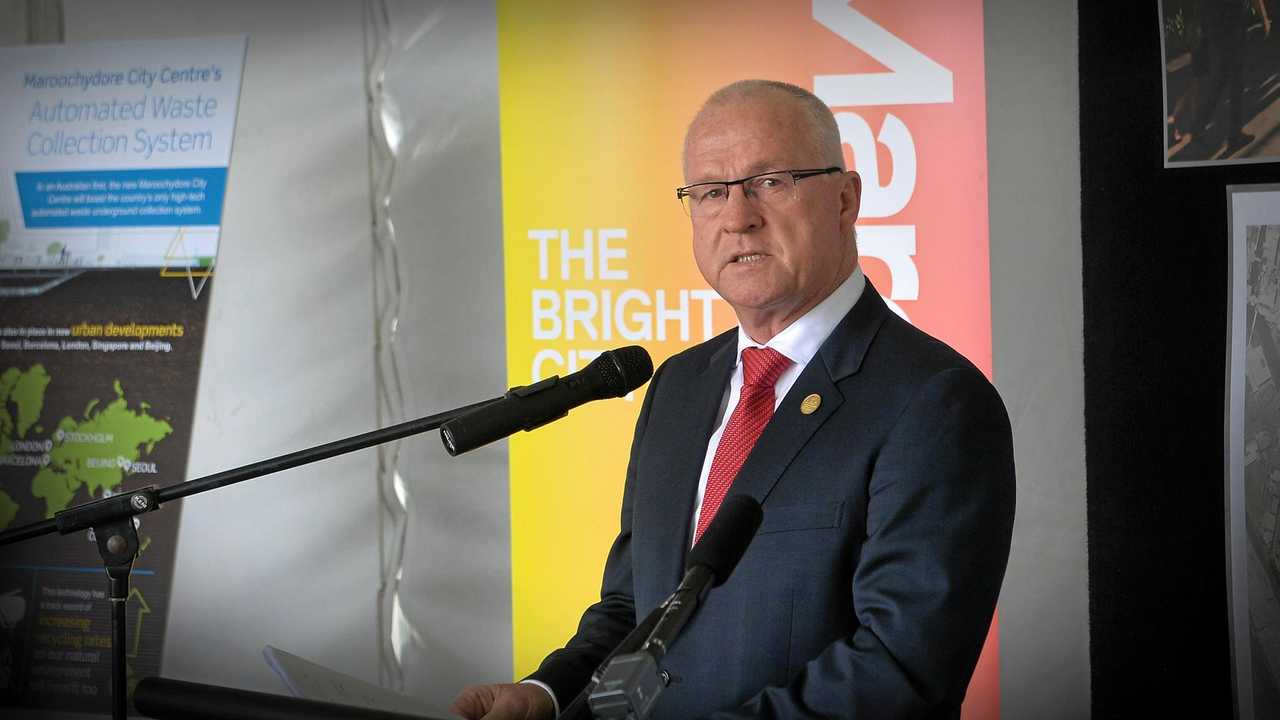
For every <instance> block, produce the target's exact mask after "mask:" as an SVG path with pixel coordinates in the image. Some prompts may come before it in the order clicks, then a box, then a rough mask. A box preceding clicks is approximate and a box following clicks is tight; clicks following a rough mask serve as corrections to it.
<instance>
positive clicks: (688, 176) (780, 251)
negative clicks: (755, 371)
mask: <svg viewBox="0 0 1280 720" xmlns="http://www.w3.org/2000/svg"><path fill="white" fill-rule="evenodd" d="M806 127H807V126H806V125H804V124H803V118H802V116H801V114H800V111H799V110H798V109H796V108H795V107H794V106H793V105H790V104H788V103H787V102H786V101H784V100H781V99H778V98H773V97H770V96H763V97H756V98H752V99H747V100H734V101H730V102H729V103H727V104H725V105H722V106H718V107H715V108H712V109H709V110H708V111H707V112H705V113H704V114H703V115H702V116H701V117H700V118H699V119H698V120H697V121H696V122H695V124H694V126H693V127H692V128H691V129H690V132H689V136H688V140H687V143H686V145H685V182H686V183H688V184H692V183H698V182H708V181H716V180H736V179H738V178H742V177H746V176H748V175H755V174H757V173H762V172H768V171H772V170H794V169H808V168H821V167H825V166H828V165H830V164H832V163H831V162H830V158H824V157H823V156H822V155H821V153H820V152H819V151H818V149H817V148H814V147H812V144H813V143H812V142H811V140H810V138H809V134H808V133H807V132H806V131H805V128H806ZM860 190H861V186H860V181H859V180H858V176H857V174H856V173H852V172H849V173H833V174H831V175H819V176H817V177H811V178H805V179H802V180H800V181H799V183H798V184H797V186H796V188H795V196H794V199H789V200H787V201H786V202H782V203H763V202H760V201H759V200H756V199H751V198H747V197H745V196H744V195H743V193H742V186H740V185H737V186H733V187H732V188H730V190H729V198H728V201H727V203H726V204H725V206H724V207H723V209H721V210H720V212H719V213H718V214H717V215H715V216H713V217H706V218H694V219H693V254H694V259H695V260H696V261H697V264H698V270H699V271H701V272H702V277H703V278H705V279H706V281H707V283H708V284H710V285H711V287H713V288H715V290H716V292H718V293H720V296H721V297H723V298H724V299H725V300H726V301H727V302H728V303H729V305H731V306H732V307H733V309H734V311H735V312H736V313H737V315H738V319H739V321H740V322H741V323H743V326H744V328H745V329H746V330H747V332H748V334H750V335H752V337H753V338H754V339H756V340H757V341H764V340H767V337H766V338H760V337H757V333H756V332H753V330H755V331H758V333H759V334H764V335H766V336H768V337H772V336H773V335H774V334H776V333H777V332H778V331H779V330H781V329H782V328H784V327H786V326H787V325H788V324H790V323H791V322H792V321H793V320H795V319H796V318H798V317H799V316H800V315H802V314H804V313H805V312H807V311H808V310H809V309H810V308H812V307H813V306H814V305H816V304H818V303H819V302H821V300H822V299H823V298H825V297H826V296H827V295H828V294H830V293H831V291H833V290H834V289H835V288H836V287H837V286H838V285H839V284H840V282H841V281H843V280H844V278H846V277H848V275H849V273H850V272H852V271H853V268H854V265H855V264H856V262H857V251H856V249H855V248H854V245H853V240H852V232H853V231H852V228H853V223H854V220H856V219H857V217H858V200H859V193H860Z"/></svg>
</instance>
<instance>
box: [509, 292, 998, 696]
mask: <svg viewBox="0 0 1280 720" xmlns="http://www.w3.org/2000/svg"><path fill="white" fill-rule="evenodd" d="M736 355H737V342H736V331H731V332H728V333H725V334H722V335H720V336H718V337H716V338H713V339H712V340H709V341H707V342H705V343H702V344H700V345H698V346H695V347H693V348H691V349H689V350H687V351H685V352H682V353H680V354H678V355H676V356H674V357H672V358H670V359H669V360H668V361H667V362H665V363H663V365H662V366H661V367H660V368H659V369H658V371H657V372H656V373H655V374H654V377H653V380H652V382H651V383H650V385H649V388H648V392H647V394H646V396H645V401H644V405H643V408H642V410H641V412H640V417H639V420H638V422H637V424H636V431H635V438H634V440H633V442H632V446H631V461H630V466H629V468H628V471H627V481H626V489H625V491H624V494H623V502H622V527H621V532H620V533H619V535H618V538H617V540H616V541H615V542H614V544H613V548H612V550H611V551H610V553H609V557H608V561H607V563H606V566H605V572H604V582H603V587H602V590H601V598H600V601H599V602H598V603H596V604H594V605H592V606H591V607H590V608H588V609H587V611H586V612H585V613H584V614H583V617H582V621H581V623H580V625H579V628H578V632H577V634H576V635H575V636H574V637H573V638H572V639H571V640H570V641H569V642H568V644H567V645H566V646H565V647H564V648H563V649H561V650H557V651H555V652H554V653H552V654H551V655H549V656H548V657H547V659H546V660H545V661H544V662H543V663H542V665H541V667H539V669H538V671H537V672H535V673H534V674H533V675H532V676H531V677H533V678H535V679H537V680H540V681H542V682H544V683H546V684H547V685H549V686H550V687H551V688H552V689H553V690H554V691H555V693H556V697H557V699H558V701H559V702H560V704H561V707H564V706H565V705H566V704H567V703H568V702H569V701H570V700H571V699H572V698H573V697H574V695H575V694H577V692H578V691H579V690H580V689H581V688H582V687H583V686H584V685H585V683H586V681H587V679H588V677H589V676H590V674H591V671H592V670H593V669H594V668H595V667H596V665H597V664H599V663H600V661H601V660H602V659H603V658H604V656H605V655H606V654H607V653H608V652H609V651H610V650H611V649H612V648H613V647H614V646H615V645H617V643H618V642H619V641H620V640H621V639H622V637H623V636H624V635H625V634H626V633H627V632H628V631H629V630H630V629H631V628H632V627H634V626H635V623H636V618H637V616H639V617H643V616H645V615H646V614H648V612H649V611H650V610H651V609H652V608H653V607H655V606H657V605H658V604H659V603H661V602H662V600H663V599H664V598H665V597H666V596H667V595H668V594H669V593H670V592H671V591H672V590H673V589H675V587H676V585H677V584H678V583H679V581H680V578H681V576H682V574H683V570H684V558H685V555H686V552H687V549H688V547H689V525H690V519H691V518H692V516H693V502H694V497H695V494H696V492H697V485H698V478H699V474H700V471H701V467H702V463H703V459H704V456H705V454H706V451H707V441H708V439H709V438H710V436H711V433H712V429H713V428H712V426H713V424H714V421H715V417H716V414H717V412H718V410H719V407H720V404H721V402H722V399H723V396H724V392H725V388H726V387H727V386H728V383H729V376H730V373H731V372H732V370H733V367H734V365H735V361H736ZM809 395H817V396H818V397H819V398H821V404H820V405H819V407H818V409H817V410H816V411H815V412H813V413H812V414H808V415H806V414H803V413H801V412H800V403H801V400H803V399H804V398H805V397H807V396H809ZM730 493H746V494H749V495H751V496H753V497H755V498H756V500H758V501H759V502H760V503H761V506H762V508H763V510H764V521H763V524H762V525H761V527H760V530H759V532H758V533H757V535H756V537H755V539H754V540H753V541H752V543H751V545H750V546H749V547H748V549H747V552H746V554H745V555H744V556H743V558H742V561H741V562H740V563H739V564H738V566H737V568H736V569H735V570H734V572H733V575H732V576H731V577H730V578H729V580H728V581H727V582H726V583H725V584H724V585H722V586H720V587H718V588H716V589H714V590H712V591H711V592H710V593H709V594H708V595H707V598H706V601H705V602H704V604H703V606H702V607H701V609H700V610H699V611H698V613H697V615H696V616H695V617H694V618H693V620H692V621H691V622H690V623H689V624H688V625H687V626H686V627H685V629H684V632H683V634H682V636H681V637H680V638H679V639H678V640H677V641H676V642H675V643H674V645H673V646H672V647H671V650H670V652H668V654H667V655H666V656H665V657H664V658H663V662H662V667H663V668H665V669H667V670H668V671H669V672H670V673H671V675H672V676H673V677H674V682H673V684H672V685H671V686H670V687H668V688H667V689H666V690H665V691H664V692H663V693H662V695H661V697H660V698H659V700H658V703H657V705H656V706H655V709H654V713H653V715H652V717H654V718H672V719H675V720H689V719H690V718H697V717H704V716H709V717H718V718H731V717H732V718H739V717H759V718H797V717H824V718H908V717H929V718H935V717H936V718H958V717H959V716H960V703H961V701H962V700H963V699H964V693H965V689H966V687H967V685H968V681H969V678H970V676H971V675H972V673H973V668H974V665H975V663H976V662H977V659H978V655H979V653H980V651H981V648H982V644H983V640H984V639H985V637H986V634H987V630H988V627H989V625H990V623H991V618H992V613H993V612H994V609H995V605H996V598H997V595H998V594H999V591H1000V584H1001V581H1002V580H1003V578H1004V571H1005V565H1006V562H1007V560H1008V555H1009V540H1010V536H1011V534H1012V528H1013V507H1014V469H1013V446H1012V437H1011V432H1010V427H1009V419H1008V415H1007V413H1006V412H1005V408H1004V405H1003V403H1001V401H1000V398H999V396H998V395H997V394H996V391H995V389H994V388H993V387H992V386H991V384H990V383H989V382H988V381H987V379H986V378H985V377H984V376H983V374H982V373H981V372H980V371H979V370H977V369H976V368H975V367H974V366H973V365H972V364H971V363H969V362H968V361H967V360H965V359H964V358H963V357H962V356H960V355H959V354H958V353H956V352H955V351H954V350H952V349H951V348H949V347H947V346H946V345H945V344H943V343H942V342H940V341H938V340H936V339H934V338H932V337H929V336H928V335H926V334H924V333H923V332H921V331H919V330H917V329H916V328H914V327H913V326H911V325H910V324H909V323H907V322H905V321H904V320H902V319H901V318H899V317H898V316H897V315H895V314H894V313H893V312H892V311H890V310H889V309H888V307H887V306H886V305H885V303H884V301H883V300H882V299H881V298H880V296H879V295H878V294H877V293H876V291H875V289H874V288H873V287H872V286H871V284H870V283H868V284H867V287H866V290H865V291H864V292H863V294H862V297H861V298H860V299H859V300H858V302H857V304H856V305H855V306H854V308H853V309H852V310H851V311H850V312H849V314H848V315H846V316H845V318H844V319H843V320H842V321H841V322H840V324H839V325H838V326H837V327H836V329H835V330H834V331H833V332H832V334H831V336H830V337H828V338H827V340H826V341H825V342H824V343H823V345H822V347H821V348H820V349H819V351H818V353H817V355H815V356H814V358H813V359H812V360H811V361H810V362H809V364H808V365H807V366H806V367H805V369H804V371H803V372H802V373H801V375H800V377H799V378H798V379H797V380H796V382H795V384H794V385H793V386H792V388H791V390H790V391H789V392H788V393H787V396H786V397H785V398H784V399H783V400H782V403H781V404H780V405H779V406H778V409H777V410H776V411H775V413H774V416H773V418H772V420H770V422H769V424H768V426H766V428H765V430H764V432H763V434H762V435H761V437H760V439H759V441H758V442H757V444H756V446H755V448H754V449H753V450H752V452H751V454H750V456H749V457H748V458H747V460H746V462H745V464H744V465H743V466H742V469H741V471H740V472H739V474H738V476H737V479H736V480H735V481H734V484H733V486H732V487H731V489H730Z"/></svg>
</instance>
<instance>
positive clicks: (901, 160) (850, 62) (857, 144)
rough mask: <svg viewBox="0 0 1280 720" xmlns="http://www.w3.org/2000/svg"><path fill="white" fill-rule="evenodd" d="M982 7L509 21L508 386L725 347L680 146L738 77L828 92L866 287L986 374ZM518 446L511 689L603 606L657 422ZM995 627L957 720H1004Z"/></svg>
mask: <svg viewBox="0 0 1280 720" xmlns="http://www.w3.org/2000/svg"><path fill="white" fill-rule="evenodd" d="M982 33H983V23H982V4H981V2H980V1H978V0H963V1H960V2H952V3H938V2H923V1H922V0H910V1H895V2H890V1H889V0H878V1H874V2H858V3H855V4H853V5H850V4H848V3H846V2H843V1H842V0H813V2H812V3H811V4H802V3H778V2H769V1H767V0H752V1H750V2H734V3H727V2H710V3H701V4H697V5H692V6H691V5H687V4H676V3H651V4H644V5H617V4H608V5H602V4H598V3H588V2H571V1H567V0H566V1H561V2H548V3H538V4H536V5H531V4H529V3H522V2H515V1H513V0H501V1H500V2H499V3H498V47H499V94H500V107H501V138H502V178H503V180H502V182H503V187H502V190H503V206H504V215H503V226H504V230H503V232H504V248H505V260H506V265H505V283H506V298H507V299H506V308H507V348H508V351H507V352H508V373H509V381H510V382H511V384H512V385H523V384H527V383H530V382H532V381H536V380H538V379H541V378H543V377H547V376H550V375H554V374H559V375H564V374H566V373H569V372H572V371H574V370H577V369H579V368H581V367H583V366H584V365H586V363H587V362H589V361H590V359H591V358H593V357H595V356H596V355H597V354H598V353H599V352H601V351H602V350H606V349H610V348H613V347H617V346H620V345H628V344H640V345H643V346H645V347H646V348H647V349H648V350H649V352H650V353H651V354H652V355H653V357H654V360H655V364H656V363H658V362H661V361H662V360H663V359H664V358H666V357H669V356H670V355H672V354H674V353H676V352H678V351H680V350H682V349H684V348H686V347H688V346H690V345H691V344H694V343H698V342H702V341H703V340H706V339H709V338H711V337H713V336H714V335H716V334H718V333H719V332H721V331H724V330H726V329H728V328H731V327H733V326H734V325H735V324H736V321H735V320H734V318H733V313H732V311H731V309H730V308H729V307H728V305H727V304H726V303H725V302H724V301H722V300H721V299H719V298H718V297H717V296H716V294H715V293H714V292H713V291H712V290H710V289H709V288H708V287H707V286H706V284H705V283H704V282H703V280H702V278H701V276H700V275H699V274H698V271H697V269H696V267H695V265H694V260H693V255H692V250H691V240H690V237H691V233H690V226H689V220H688V218H687V217H685V215H684V213H683V212H682V211H681V209H680V206H679V203H678V202H677V200H676V198H675V193H674V189H675V188H676V187H677V186H679V185H681V184H683V177H682V172H681V157H680V153H681V147H682V143H683V137H684V131H685V127H686V124H687V123H688V121H689V120H690V119H691V118H692V117H693V115H694V113H695V112H696V111H697V109H698V108H699V107H700V105H701V103H702V101H703V100H705V98H706V97H707V96H708V95H709V94H710V93H711V92H712V91H714V90H715V89H717V88H719V87H721V86H723V85H725V84H728V83H730V82H733V81H735V80H739V79H743V78H754V77H758V78H770V79H777V80H783V81H787V82H791V83H794V84H796V85H799V86H802V87H806V88H809V89H811V90H813V91H814V92H815V93H816V94H817V95H818V96H819V97H821V98H822V99H823V100H824V101H825V102H826V103H827V104H828V105H829V106H831V108H832V110H833V111H835V114H836V120H837V123H838V125H839V128H840V132H841V137H842V138H843V140H844V142H845V144H846V147H845V151H846V159H847V160H848V162H849V163H850V165H849V166H850V167H851V168H854V169H856V170H857V171H858V172H859V173H860V174H861V176H862V179H863V197H862V213H861V218H860V220H859V222H858V249H859V253H860V255H861V263H862V267H863V268H864V269H865V271H866V272H867V275H868V276H869V277H870V278H871V280H872V282H873V283H875V285H876V287H877V288H878V289H879V291H880V292H881V293H882V294H883V295H885V297H886V298H887V299H889V300H890V301H891V304H892V306H893V307H894V309H895V310H896V311H897V312H899V313H900V314H902V315H904V316H905V317H907V318H908V319H909V320H910V321H911V322H913V323H914V324H915V325H917V326H918V327H920V328H922V329H923V330H925V331H927V332H929V333H931V334H933V335H936V336H938V337H940V338H942V339H944V340H946V341H947V342H948V343H950V344H951V345H952V346H953V347H955V348H956V349H957V350H959V351H960V352H961V353H963V354H964V355H966V356H967V357H968V358H969V359H970V360H971V361H973V362H974V363H975V364H976V365H977V366H978V367H980V368H982V369H983V370H984V371H985V372H986V373H987V374H988V375H990V372H991V326H990V283H989V269H988V267H989V266H988V254H987V253H988V242H987V164H986V162H987V161H986V158H987V152H986V96H985V84H984V66H983V34H982ZM642 399H643V398H642V396H641V394H640V393H635V394H634V397H630V398H628V399H627V400H626V401H613V402H607V403H593V404H591V405H588V406H585V407H583V408H580V409H578V410H575V411H574V412H573V414H572V415H571V416H570V417H569V418H567V419H565V420H562V421H560V422H557V423H555V424H553V425H550V426H547V427H544V428H542V429H539V430H538V431H537V432H536V433H530V434H520V435H517V436H513V437H512V438H511V441H510V466H511V515H512V519H511V523H512V526H511V533H512V556H511V557H512V604H513V624H514V634H515V638H514V642H515V645H514V647H515V653H514V660H515V668H514V671H515V674H516V675H517V676H521V675H523V674H525V673H527V672H529V671H531V670H532V669H533V668H534V667H536V665H537V663H538V662H539V661H540V659H541V658H542V657H543V656H544V655H545V654H546V653H547V652H548V651H550V650H552V649H554V648H556V647H559V646H560V645H561V644H563V642H564V641H565V640H566V639H568V637H569V636H570V635H571V634H572V633H573V631H574V629H575V627H576V623H577V620H578V617H579V615H580V613H581V611H582V609H583V608H584V607H586V605H587V604H589V603H590V602H592V601H594V600H595V599H597V598H598V596H599V586H600V577H601V571H602V568H603V564H604V559H605V555H606V553H607V550H608V547H609V544H610V542H611V540H612V539H613V537H614V535H615V534H616V532H617V529H618V508H619V506H620V502H621V493H622V486H623V480H624V475H625V469H626V462H627V456H628V452H627V450H628V447H629V444H630V440H631V430H632V428H633V426H634V423H635V418H636V414H637V413H638V411H639V408H640V403H641V401H642ZM997 646H998V640H997V635H996V632H995V627H994V625H993V628H992V633H991V635H990V636H989V638H988V643H987V648H986V651H985V652H984V654H983V659H982V660H981V661H980V663H979V667H978V671H977V672H976V674H975V677H974V680H973V683H972V685H971V687H970V692H969V696H968V700H967V702H966V705H965V714H966V717H996V716H998V711H999V710H998V702H999V692H998V664H997V659H996V653H995V648H996V647H997Z"/></svg>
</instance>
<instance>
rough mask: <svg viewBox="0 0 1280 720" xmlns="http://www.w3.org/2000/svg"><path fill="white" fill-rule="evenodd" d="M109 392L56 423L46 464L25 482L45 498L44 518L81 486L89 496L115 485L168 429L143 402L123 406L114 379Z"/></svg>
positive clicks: (36, 493)
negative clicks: (78, 415)
mask: <svg viewBox="0 0 1280 720" xmlns="http://www.w3.org/2000/svg"><path fill="white" fill-rule="evenodd" d="M115 391H116V399H115V400H112V401H111V402H109V403H107V405H106V406H105V407H103V408H100V409H99V408H97V407H96V403H90V405H89V407H88V408H86V411H85V417H84V419H83V420H80V421H76V420H73V419H72V418H70V417H64V418H62V420H61V421H59V422H58V429H57V431H55V432H54V435H53V440H54V445H53V449H52V450H50V451H49V464H48V465H47V466H46V467H44V468H41V470H40V472H38V473H36V477H35V479H34V480H32V482H31V494H32V495H35V496H36V497H38V498H42V499H44V501H45V517H53V516H54V514H55V513H57V512H58V511H60V510H63V509H65V508H66V507H67V505H68V504H69V503H70V502H71V498H72V497H74V495H75V493H76V491H78V490H79V489H80V487H81V486H82V485H83V486H85V487H86V489H87V491H88V493H89V496H90V497H93V496H95V495H97V494H98V493H99V492H100V491H101V490H103V489H107V490H111V491H115V490H117V489H119V487H120V484H121V482H122V481H123V480H124V473H125V470H126V469H128V468H129V467H130V466H131V465H132V464H133V463H134V462H136V461H137V460H138V457H139V456H140V455H141V454H142V453H143V452H146V453H150V452H151V451H152V450H153V449H154V448H155V444H156V443H157V442H159V441H161V440H163V439H164V438H166V437H168V436H169V434H170V433H172V432H173V427H172V426H171V425H169V423H167V422H165V421H164V420H157V419H156V418H153V417H151V415H150V414H148V413H147V409H148V407H149V406H148V405H147V404H146V403H142V405H141V407H140V408H139V409H138V410H131V409H129V403H128V401H127V400H125V396H124V388H122V387H121V386H120V381H119V380H117V381H116V382H115Z"/></svg>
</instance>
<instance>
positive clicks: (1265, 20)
mask: <svg viewBox="0 0 1280 720" xmlns="http://www.w3.org/2000/svg"><path fill="white" fill-rule="evenodd" d="M1277 13H1280V2H1277V1H1276V0H1160V46H1161V51H1162V52H1161V55H1162V57H1161V63H1162V65H1161V66H1162V68H1163V75H1162V80H1163V82H1164V119H1163V122H1162V124H1163V126H1164V128H1163V133H1164V157H1165V167H1185V166H1196V165H1228V164H1237V163H1259V162H1276V161H1277V160H1280V37H1277V29H1276V28H1274V27H1273V22H1274V21H1275V19H1276V16H1277Z"/></svg>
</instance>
